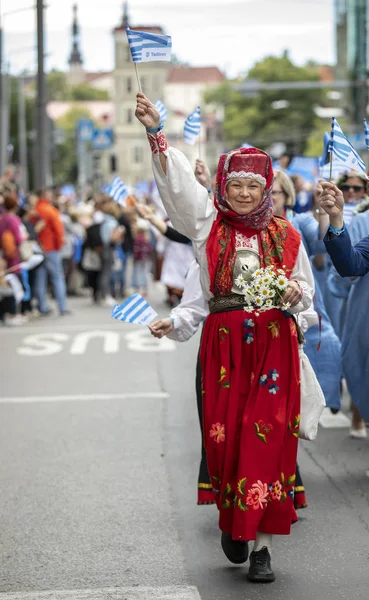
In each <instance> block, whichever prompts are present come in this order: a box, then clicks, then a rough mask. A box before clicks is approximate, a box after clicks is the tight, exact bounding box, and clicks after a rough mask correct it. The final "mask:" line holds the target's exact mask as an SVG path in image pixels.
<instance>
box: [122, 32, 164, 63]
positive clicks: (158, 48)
mask: <svg viewBox="0 0 369 600" xmlns="http://www.w3.org/2000/svg"><path fill="white" fill-rule="evenodd" d="M126 32H127V37H128V43H129V48H130V50H131V55H132V60H133V62H134V63H137V62H153V61H158V60H159V61H165V60H167V61H170V60H171V57H172V38H171V36H170V35H159V34H158V33H146V31H132V30H131V29H130V28H129V27H127V29H126Z"/></svg>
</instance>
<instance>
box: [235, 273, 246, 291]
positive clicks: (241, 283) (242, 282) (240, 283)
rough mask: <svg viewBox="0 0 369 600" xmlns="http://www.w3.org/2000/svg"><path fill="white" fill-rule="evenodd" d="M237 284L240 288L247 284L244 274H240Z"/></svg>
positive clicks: (236, 280)
mask: <svg viewBox="0 0 369 600" xmlns="http://www.w3.org/2000/svg"><path fill="white" fill-rule="evenodd" d="M235 284H236V286H237V287H239V288H242V286H243V285H245V280H244V278H243V275H239V276H238V277H236V279H235Z"/></svg>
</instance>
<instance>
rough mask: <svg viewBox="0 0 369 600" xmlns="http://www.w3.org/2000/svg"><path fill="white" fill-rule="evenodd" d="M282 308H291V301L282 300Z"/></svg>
mask: <svg viewBox="0 0 369 600" xmlns="http://www.w3.org/2000/svg"><path fill="white" fill-rule="evenodd" d="M281 308H282V310H288V309H289V308H291V303H290V302H284V303H283V304H282V307H281Z"/></svg>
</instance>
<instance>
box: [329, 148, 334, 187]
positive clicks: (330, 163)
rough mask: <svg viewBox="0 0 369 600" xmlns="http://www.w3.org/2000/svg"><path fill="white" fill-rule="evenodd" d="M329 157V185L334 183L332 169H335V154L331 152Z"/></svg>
mask: <svg viewBox="0 0 369 600" xmlns="http://www.w3.org/2000/svg"><path fill="white" fill-rule="evenodd" d="M329 154H330V157H329V183H331V182H332V169H333V152H332V151H331V152H330V153H329Z"/></svg>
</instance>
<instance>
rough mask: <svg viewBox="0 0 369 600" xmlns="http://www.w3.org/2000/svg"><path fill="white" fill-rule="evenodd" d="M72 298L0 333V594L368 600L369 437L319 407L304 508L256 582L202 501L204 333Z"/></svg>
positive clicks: (303, 455)
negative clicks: (125, 318)
mask: <svg viewBox="0 0 369 600" xmlns="http://www.w3.org/2000/svg"><path fill="white" fill-rule="evenodd" d="M161 298H162V293H161V290H160V288H155V287H153V290H152V295H151V300H152V303H153V304H154V305H155V306H156V307H157V308H158V309H159V310H160V312H161V314H166V309H165V308H164V307H163V304H162V302H161ZM71 307H72V309H73V314H72V316H70V317H64V318H59V317H56V316H55V317H49V318H47V319H44V320H37V321H34V322H31V323H30V324H29V325H27V326H24V327H19V328H12V329H11V328H2V329H0V346H1V350H0V352H1V361H0V386H1V402H0V452H1V461H0V599H1V600H11V599H12V600H24V599H29V600H38V599H45V600H49V599H50V600H51V599H55V600H71V599H77V600H78V599H82V600H87V599H88V600H107V599H111V600H146V599H150V600H161V599H164V600H227V599H232V600H259V599H260V600H261V599H264V598H265V599H269V598H270V599H271V600H272V599H273V600H285V599H288V600H297V599H298V600H310V599H312V598H318V599H320V598H322V599H323V598H324V600H331V599H332V600H333V599H334V600H341V599H347V600H364V599H365V600H367V599H368V597H369V568H368V566H369V478H368V476H367V474H366V471H367V470H368V469H369V441H367V440H364V441H356V440H351V439H350V438H349V437H348V429H347V422H346V420H345V419H343V423H342V419H341V418H340V417H339V418H338V419H337V420H336V421H334V419H332V418H330V417H329V415H328V416H327V419H326V422H325V425H326V427H321V428H320V434H319V437H318V439H317V441H316V442H315V443H308V442H304V443H301V445H300V451H299V462H300V466H301V470H302V474H303V477H304V483H305V486H306V489H307V495H308V502H309V507H308V508H307V509H306V510H304V511H302V512H300V517H301V518H300V521H299V523H298V524H296V525H295V526H294V528H293V533H292V535H291V536H290V537H289V538H285V537H282V538H279V539H275V541H274V547H273V566H274V569H275V571H276V575H277V581H276V582H275V583H274V584H272V585H268V586H261V587H260V586H256V585H251V584H250V583H248V582H247V580H246V571H247V569H246V568H245V567H236V566H232V565H230V563H227V560H226V558H225V557H224V555H223V553H222V551H221V548H220V544H219V537H220V536H219V531H218V527H217V514H216V509H215V507H212V506H210V507H206V506H204V507H198V506H197V505H196V480H197V471H198V460H199V453H200V436H199V428H198V422H197V411H196V400H195V393H194V374H195V362H196V354H197V349H198V343H199V338H198V337H196V338H194V339H193V340H191V341H190V342H188V343H186V344H175V343H173V342H170V341H165V342H158V341H156V340H154V339H153V338H150V337H149V335H148V333H147V331H146V330H144V329H140V328H138V327H134V326H130V325H123V324H121V323H118V322H116V321H113V320H112V319H111V318H110V317H109V311H108V310H107V309H103V308H95V307H91V306H89V302H88V300H86V299H78V300H74V301H73V302H71ZM340 424H343V425H344V426H343V427H338V425H340Z"/></svg>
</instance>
